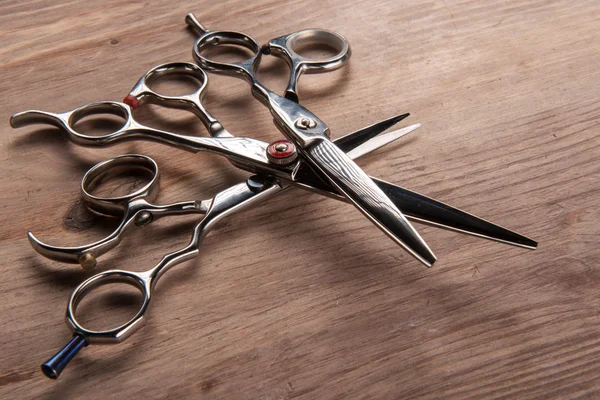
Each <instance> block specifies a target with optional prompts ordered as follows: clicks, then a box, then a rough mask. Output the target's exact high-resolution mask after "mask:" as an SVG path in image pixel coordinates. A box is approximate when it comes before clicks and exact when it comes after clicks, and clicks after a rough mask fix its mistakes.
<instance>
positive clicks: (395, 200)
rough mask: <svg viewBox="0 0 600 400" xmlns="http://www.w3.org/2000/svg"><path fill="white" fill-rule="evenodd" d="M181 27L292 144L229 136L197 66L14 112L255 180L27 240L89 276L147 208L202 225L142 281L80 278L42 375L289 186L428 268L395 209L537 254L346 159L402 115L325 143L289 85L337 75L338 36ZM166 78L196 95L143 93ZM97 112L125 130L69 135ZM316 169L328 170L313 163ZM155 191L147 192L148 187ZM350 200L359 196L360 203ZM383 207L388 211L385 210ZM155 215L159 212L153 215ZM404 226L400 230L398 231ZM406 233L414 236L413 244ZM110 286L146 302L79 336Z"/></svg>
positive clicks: (105, 337) (126, 208) (122, 207)
mask: <svg viewBox="0 0 600 400" xmlns="http://www.w3.org/2000/svg"><path fill="white" fill-rule="evenodd" d="M186 21H187V22H188V24H190V25H191V26H192V27H194V28H195V29H196V30H197V31H199V32H200V33H201V36H200V37H199V38H198V40H197V42H196V44H195V46H194V58H195V60H196V62H198V64H200V65H201V66H202V67H203V68H204V69H207V70H209V71H212V72H220V73H224V74H229V75H233V76H238V77H243V78H245V79H246V80H247V81H248V82H250V83H251V84H252V92H253V94H254V96H255V97H257V98H258V99H259V100H260V101H261V103H263V104H265V105H266V106H267V107H268V108H269V109H270V110H271V113H272V115H273V117H274V121H275V125H276V126H277V127H278V128H279V129H280V130H281V131H282V132H284V134H285V135H286V136H287V137H288V139H290V140H277V141H275V142H272V143H266V142H263V141H259V140H256V139H252V138H245V137H235V136H233V135H232V134H231V133H230V132H228V131H227V130H226V129H225V128H224V127H223V125H222V124H221V123H220V122H219V121H218V120H217V119H216V118H214V117H213V116H212V115H211V114H209V113H208V111H207V110H206V109H205V108H204V107H203V105H202V98H203V95H204V93H205V89H206V87H207V83H208V79H207V76H206V74H205V72H204V71H203V70H202V69H201V68H199V67H198V66H197V65H195V64H191V63H169V64H165V65H161V66H158V67H155V68H153V69H151V70H150V71H148V72H147V73H146V74H144V76H142V78H140V80H139V81H138V83H137V84H136V85H135V86H134V88H133V89H132V90H131V92H130V93H129V94H128V95H127V96H126V97H125V99H124V101H123V102H122V103H121V102H111V101H105V102H98V103H92V104H88V105H84V106H82V107H79V108H76V109H74V110H72V111H69V112H66V113H59V114H55V113H49V112H44V111H26V112H22V113H18V114H15V115H14V116H13V117H12V118H11V125H12V126H13V127H20V126H24V125H28V124H33V123H47V124H52V125H54V126H57V127H59V128H61V129H62V130H64V131H66V132H67V135H68V138H69V139H70V140H71V141H73V142H74V143H77V144H80V145H84V146H107V145H111V144H113V143H116V142H118V141H120V140H153V141H159V142H162V143H166V144H168V145H171V146H174V147H178V148H181V149H184V150H188V151H192V152H198V151H211V152H214V153H217V154H221V155H223V156H225V157H226V158H227V159H228V160H229V161H230V162H231V163H232V164H233V165H235V166H236V167H239V168H241V169H243V170H245V171H248V172H250V173H253V174H256V175H255V176H253V177H252V178H250V179H249V180H247V181H246V182H245V183H242V184H239V185H241V186H239V185H236V187H235V189H234V188H230V189H228V190H226V191H224V192H221V193H219V194H217V195H216V196H215V197H213V198H212V199H209V200H206V201H200V202H195V203H194V205H193V206H192V202H187V203H186V202H184V203H176V204H187V205H188V206H186V207H184V206H181V208H180V209H177V207H178V206H177V207H175V208H169V207H167V206H154V205H152V203H151V193H152V191H148V193H146V192H144V191H141V192H140V193H136V196H133V197H130V198H128V199H127V200H126V201H125V200H122V201H121V203H119V204H118V205H117V206H115V204H113V202H112V201H107V200H108V199H107V198H103V199H102V200H104V202H103V203H102V204H101V207H102V206H104V207H108V211H107V209H100V208H99V207H98V204H95V203H94V201H92V200H91V199H88V200H87V201H86V203H87V204H88V205H89V206H90V207H91V208H92V209H93V210H95V211H97V212H102V213H104V214H109V215H114V214H117V213H119V215H122V221H121V224H120V226H119V228H117V230H116V231H115V232H114V233H113V234H112V237H111V235H109V237H107V238H106V239H105V240H102V241H99V242H101V245H98V242H95V243H93V244H90V245H85V246H79V247H78V248H67V247H55V246H49V245H46V244H44V243H42V242H40V241H39V240H38V239H37V238H35V236H33V235H32V234H30V240H32V244H33V245H34V248H36V250H38V251H40V252H41V254H43V255H46V256H48V257H50V258H54V259H56V260H59V261H67V262H77V263H80V264H82V266H83V267H86V268H91V267H93V266H94V265H95V261H96V258H97V257H99V256H100V255H101V254H102V252H104V251H107V250H108V249H109V248H112V247H114V246H116V245H117V244H118V241H119V240H120V235H121V234H122V233H123V232H124V231H125V230H126V228H128V227H130V226H134V225H136V222H137V223H138V224H140V225H144V224H146V223H148V222H150V221H151V220H153V219H154V209H153V208H152V207H158V208H160V207H163V209H164V210H165V211H164V212H163V213H162V214H160V213H159V214H160V215H170V214H169V212H173V213H176V212H181V213H196V212H197V213H204V214H205V215H204V218H203V219H202V221H201V222H200V223H199V225H197V226H196V228H195V230H194V235H193V237H192V241H191V242H190V245H189V246H188V247H186V248H185V249H182V250H180V251H178V252H175V253H171V254H169V255H167V256H165V258H163V260H162V261H161V262H160V263H159V264H158V265H157V266H156V267H154V268H153V269H151V270H149V271H147V272H144V273H140V274H133V273H129V272H126V271H113V272H114V273H113V272H111V273H110V274H108V278H102V277H103V276H104V274H106V273H101V274H98V275H96V276H95V277H92V278H90V279H88V280H87V281H85V282H84V283H82V284H81V285H80V287H78V288H77V289H76V291H75V292H74V293H73V295H72V296H71V298H70V300H69V306H68V310H67V321H68V323H69V326H70V327H71V329H72V330H73V331H74V332H75V334H76V335H75V337H74V339H73V340H72V341H71V342H70V343H69V344H68V345H67V346H66V347H65V348H64V349H63V350H61V352H59V353H58V354H57V355H56V356H55V357H53V358H52V359H51V360H49V361H48V363H46V364H44V365H45V366H46V367H43V370H44V372H45V373H46V374H47V375H48V376H50V377H57V376H58V374H59V373H60V371H61V370H62V368H64V366H65V365H66V363H67V362H68V361H69V360H70V359H71V358H72V357H73V356H74V355H75V354H76V353H77V351H79V349H81V348H82V347H83V346H85V345H87V344H88V343H100V342H118V341H119V340H123V339H124V338H126V337H127V336H128V335H129V334H131V333H133V332H134V331H135V330H136V329H139V327H140V326H141V323H142V321H143V314H144V312H145V310H146V308H147V307H148V304H149V300H150V294H151V291H152V288H153V287H154V285H155V283H156V281H157V279H158V278H159V277H160V276H161V275H162V273H164V272H165V271H166V270H167V269H168V268H170V267H171V266H173V265H175V264H177V263H178V262H181V261H183V260H187V259H188V258H189V257H192V256H193V255H196V254H197V253H198V246H199V245H200V242H201V240H202V238H203V237H204V236H205V235H206V233H208V230H209V228H210V227H212V224H213V223H216V222H218V220H220V218H222V217H224V216H225V215H229V213H231V212H233V211H235V210H237V209H239V208H241V207H242V206H244V205H247V204H250V203H253V202H254V201H255V200H254V199H258V198H261V199H262V198H263V197H266V196H268V195H269V193H275V192H277V191H282V190H285V189H287V188H289V187H292V186H297V187H300V188H303V189H306V190H311V191H314V192H317V193H319V194H322V195H325V196H329V197H333V198H336V199H338V200H342V201H346V202H351V203H353V204H355V205H356V206H357V207H358V208H359V209H361V211H363V213H366V214H368V216H369V217H370V219H371V220H374V221H375V222H376V225H378V226H379V227H380V228H382V230H384V231H385V232H386V233H387V234H388V235H390V236H392V237H393V238H394V239H395V240H396V241H400V242H401V244H402V245H403V246H404V247H408V248H409V252H411V254H413V255H415V256H416V257H417V258H418V259H420V260H421V261H422V262H424V263H425V264H427V265H431V264H432V262H433V261H435V259H434V258H431V257H430V256H432V255H433V254H432V253H431V254H429V252H428V251H429V250H428V247H426V244H425V248H424V247H423V246H422V244H423V243H424V242H423V243H421V242H422V239H420V236H418V234H416V231H415V232H413V230H411V229H412V226H411V225H410V224H409V223H408V222H407V221H406V219H405V218H404V216H403V215H402V214H401V213H399V211H398V213H396V211H395V210H402V211H403V212H404V213H405V214H406V215H407V216H408V217H409V218H411V219H414V220H417V221H420V222H425V223H428V224H432V225H434V226H438V227H443V228H448V229H452V230H455V231H459V232H462V233H469V234H472V235H475V236H480V237H485V238H488V239H493V240H497V241H500V242H505V243H509V244H513V245H517V246H521V247H525V248H535V247H536V246H537V243H536V242H535V241H533V240H531V239H529V238H526V237H525V236H522V235H520V234H518V233H515V232H512V231H509V230H507V229H505V228H502V227H500V226H498V225H494V224H492V223H490V222H487V221H485V220H483V219H481V218H478V217H475V216H473V215H470V214H468V213H465V212H463V211H460V210H458V209H456V208H453V207H451V206H449V205H446V204H444V203H441V202H439V201H436V200H433V199H430V198H428V197H426V196H423V195H420V194H418V193H415V192H412V191H410V190H408V189H404V188H401V187H399V186H396V185H393V184H391V183H388V182H385V181H382V180H379V179H376V178H371V177H369V176H367V175H366V174H364V173H363V172H362V171H358V170H360V168H358V167H357V166H356V164H354V163H353V162H352V161H351V158H355V157H356V156H358V155H360V154H364V153H365V152H368V151H369V149H374V148H377V147H379V146H381V145H383V144H385V143H386V142H387V141H389V140H391V137H394V136H396V137H397V136H401V135H404V134H406V133H407V132H409V131H411V130H414V129H416V127H418V125H413V126H411V127H407V128H405V129H403V130H399V131H396V132H392V133H390V134H388V135H391V136H390V137H387V138H386V135H383V136H380V137H376V136H377V135H379V134H380V133H381V132H383V131H384V130H386V129H388V128H389V127H390V126H393V125H394V124H395V123H397V122H398V121H400V120H402V119H403V118H405V117H406V116H407V115H408V114H403V115H399V116H397V117H393V118H390V119H388V120H384V121H381V122H378V123H376V124H373V125H371V126H368V127H366V128H363V129H360V130H358V131H356V132H354V133H351V134H349V135H346V136H344V137H342V138H339V139H336V140H335V141H330V140H329V139H328V137H327V134H328V132H329V130H328V128H327V126H326V125H325V124H324V123H323V122H322V121H321V120H319V119H318V118H317V117H316V116H314V114H312V113H310V112H309V111H308V110H306V109H305V108H304V107H302V106H300V105H299V104H298V103H297V101H298V92H297V87H296V86H297V80H298V78H299V76H300V74H301V73H302V72H320V71H327V70H331V69H334V68H339V66H341V64H342V63H343V62H344V61H346V60H347V58H348V57H349V51H350V50H349V46H347V42H346V41H345V39H343V37H341V36H340V35H337V34H334V33H332V32H328V31H322V30H308V31H301V33H302V34H301V35H297V34H292V35H287V36H284V37H282V38H278V39H274V40H272V41H270V42H269V45H267V46H263V48H262V50H261V48H260V47H259V46H258V44H256V42H255V41H254V40H253V39H252V38H250V37H248V36H247V35H244V34H241V33H236V32H224V31H207V30H206V29H205V28H204V27H203V26H202V25H200V24H199V23H198V22H197V20H196V19H195V18H194V17H193V15H188V17H187V18H186ZM306 40H317V41H319V42H320V43H326V44H329V45H331V46H333V47H336V48H337V49H338V50H339V53H338V54H337V55H336V56H334V57H332V58H330V59H326V60H316V61H315V60H307V59H304V58H297V57H296V53H295V52H293V48H292V47H293V46H296V45H298V44H299V43H301V42H303V41H304V42H305V41H306ZM219 44H237V45H242V46H244V47H247V48H250V49H251V50H252V51H253V54H254V55H253V57H251V59H249V60H247V61H245V62H242V63H237V64H230V63H218V62H215V61H211V60H209V59H206V58H204V57H203V56H202V52H203V51H204V50H205V49H206V48H207V47H208V46H213V45H219ZM290 46H291V47H290ZM286 52H287V53H286ZM261 53H271V54H274V55H279V56H281V57H284V59H287V61H288V64H289V65H290V66H291V68H290V69H291V71H292V73H291V77H290V81H289V84H288V89H287V90H286V96H285V97H282V96H279V95H277V94H275V93H273V92H271V91H269V90H268V89H266V88H264V87H263V86H262V85H260V83H258V81H256V78H255V77H254V71H255V69H256V68H257V67H258V63H259V60H260V57H261ZM298 57H299V56H298ZM312 61H314V62H312ZM170 74H180V75H187V76H190V77H193V78H194V79H196V80H197V81H198V83H199V86H200V87H199V88H198V90H197V91H195V92H193V93H191V94H189V95H184V96H164V95H161V94H159V93H157V92H155V91H153V90H152V89H151V88H150V87H149V86H148V85H149V84H151V83H152V82H155V81H157V80H160V79H161V78H162V77H164V76H167V75H170ZM144 103H154V104H158V105H162V106H165V107H169V108H179V109H185V110H190V111H192V112H193V113H195V114H196V115H197V116H198V117H199V118H200V120H201V121H202V122H203V124H204V125H205V126H206V128H207V130H208V132H209V135H210V137H198V136H193V135H181V134H176V133H172V132H168V131H164V130H158V129H154V128H151V127H148V126H145V125H142V124H140V123H139V122H138V121H136V120H135V117H134V115H133V110H134V109H137V108H138V107H140V106H142V105H143V104H144ZM103 113H110V114H114V115H117V116H120V117H122V118H123V119H124V121H125V123H124V125H123V126H122V127H121V128H120V129H118V130H116V131H114V132H111V133H108V134H105V135H101V136H91V135H86V134H82V133H80V132H78V131H77V127H76V124H77V122H78V121H79V120H81V119H82V118H84V117H86V116H89V115H96V114H103ZM333 142H335V144H333ZM331 146H333V147H335V149H333V150H332V149H331ZM340 152H341V153H342V154H341V155H340V154H339V153H340ZM344 152H348V155H346V154H344ZM353 153H354V154H353ZM130 157H131V156H130ZM121 161H123V160H121ZM348 161H349V162H350V163H351V164H349V162H348ZM108 162H109V166H110V165H113V166H114V163H117V161H111V160H108ZM136 162H137V163H138V167H140V165H139V164H140V163H141V159H137V161H136ZM127 163H131V164H135V163H134V162H133V158H130V159H129V161H127ZM323 163H324V164H326V165H320V164H323ZM142 167H143V166H142ZM94 168H96V167H94ZM145 168H146V169H147V170H149V171H150V172H152V171H156V174H158V169H157V168H155V169H153V168H154V167H153V166H152V165H151V163H147V160H146V162H145ZM357 169H358V170H357ZM105 171H106V169H104V170H103V169H102V168H97V170H96V172H95V173H92V174H91V176H93V175H94V174H96V173H97V174H100V173H103V172H105ZM365 177H366V178H365ZM88 180H89V181H90V182H92V181H93V179H91V180H90V179H88ZM88 180H86V179H85V177H84V181H83V182H82V189H84V190H83V192H86V191H87V190H88V188H89V184H88V183H87V181H88ZM373 185H374V186H375V187H376V190H374V189H373V187H372V186H373ZM153 189H155V188H154V187H153ZM250 192H251V193H250ZM379 192H381V193H379ZM88 194H89V193H88ZM381 194H383V196H384V197H385V199H384V198H382V197H381ZM83 195H84V198H86V194H85V193H84V194H83ZM356 196H358V199H357V198H356ZM232 199H233V200H232ZM134 200H136V201H137V200H143V201H144V202H145V204H144V203H140V204H141V205H143V206H144V207H146V208H143V207H142V208H140V209H139V211H138V212H137V213H135V212H134V213H132V212H131V210H132V209H134V208H133V207H132V205H131V204H130V203H132V202H133V201H134ZM388 203H390V204H391V205H392V206H393V208H390V207H389V204H388ZM209 204H210V206H209ZM148 205H149V206H148ZM94 207H95V208H94ZM165 207H166V208H165ZM211 207H213V208H214V211H211V210H213V208H211ZM167 209H168V210H167ZM160 215H158V214H157V216H160ZM388 217H389V218H388ZM392 217H393V218H392ZM394 218H397V219H398V220H397V221H395V222H394V221H392V222H390V219H394ZM127 221H128V222H127ZM211 221H212V222H211ZM405 221H406V224H405V223H404V222H405ZM132 222H133V223H132ZM121 227H122V229H121ZM413 233H415V234H416V235H417V236H414V235H413ZM415 237H416V239H415ZM73 249H76V250H73ZM424 249H425V250H424ZM98 250H100V251H98ZM74 253H77V254H74ZM85 254H89V255H85ZM84 255H85V256H84ZM82 256H83V258H82ZM90 256H91V257H90ZM121 277H122V278H123V279H121ZM140 277H142V278H143V279H142V278H140ZM117 281H118V282H125V283H130V284H132V285H134V286H136V287H138V288H139V289H140V290H141V291H142V294H143V295H144V299H145V300H144V303H143V305H142V309H141V310H140V312H138V314H137V315H136V317H134V318H133V319H132V320H131V321H129V322H128V323H126V324H125V325H123V326H121V327H118V328H115V329H113V330H109V331H101V332H98V331H91V330H86V329H85V328H84V327H83V326H81V325H80V324H79V323H78V322H77V320H76V319H75V317H74V312H75V309H76V307H77V304H78V303H79V301H81V299H82V298H83V296H84V295H85V294H86V293H88V292H89V290H92V289H93V288H94V287H97V286H98V285H102V284H105V283H108V282H117Z"/></svg>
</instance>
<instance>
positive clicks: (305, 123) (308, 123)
mask: <svg viewBox="0 0 600 400" xmlns="http://www.w3.org/2000/svg"><path fill="white" fill-rule="evenodd" d="M294 125H296V128H298V129H302V130H306V129H312V128H314V127H315V126H317V122H316V121H314V120H312V119H310V118H306V117H302V118H298V119H297V120H296V122H295V123H294Z"/></svg>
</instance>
